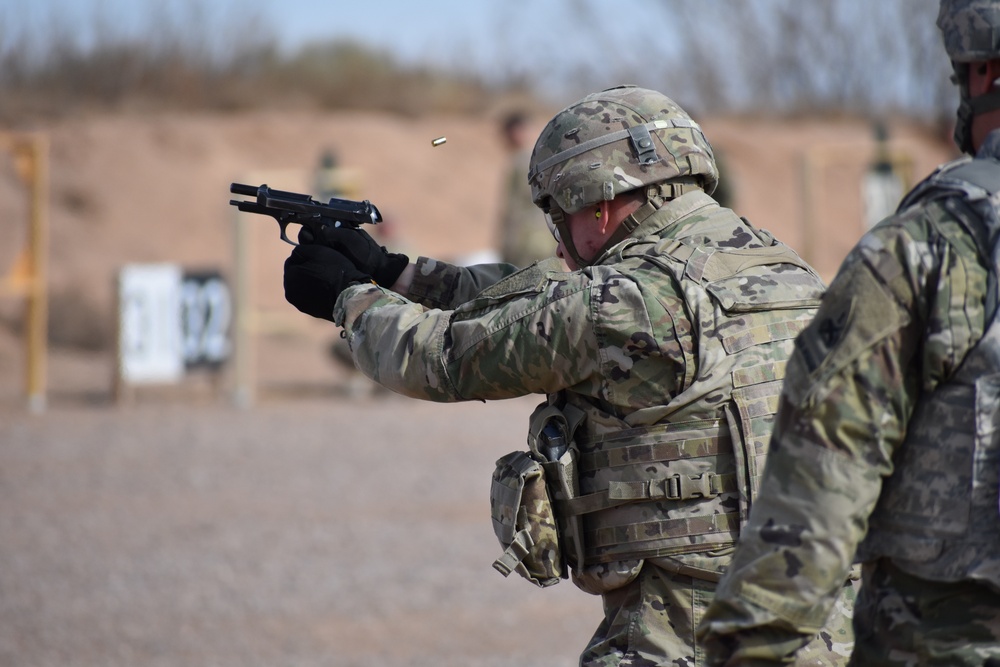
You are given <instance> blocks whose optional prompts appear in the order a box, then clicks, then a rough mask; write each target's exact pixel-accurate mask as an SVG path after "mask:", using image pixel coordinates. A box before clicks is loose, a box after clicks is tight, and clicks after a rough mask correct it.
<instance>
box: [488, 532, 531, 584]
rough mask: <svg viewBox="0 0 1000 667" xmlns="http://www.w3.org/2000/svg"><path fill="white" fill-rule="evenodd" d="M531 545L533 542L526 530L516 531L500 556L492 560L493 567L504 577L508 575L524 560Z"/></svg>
mask: <svg viewBox="0 0 1000 667" xmlns="http://www.w3.org/2000/svg"><path fill="white" fill-rule="evenodd" d="M533 546H535V542H534V541H533V540H532V539H531V535H530V534H529V533H528V531H527V530H520V531H518V532H517V534H516V535H514V540H513V541H512V542H511V543H510V546H509V547H507V549H506V550H504V552H503V554H502V555H501V556H500V558H497V559H496V560H495V561H493V569H494V570H496V571H497V572H499V573H500V574H502V575H503V576H505V577H506V576H508V575H509V574H510V573H511V572H513V571H514V568H516V567H517V566H518V564H520V562H521V561H522V560H524V557H525V556H527V555H528V552H529V551H530V550H531V547H533Z"/></svg>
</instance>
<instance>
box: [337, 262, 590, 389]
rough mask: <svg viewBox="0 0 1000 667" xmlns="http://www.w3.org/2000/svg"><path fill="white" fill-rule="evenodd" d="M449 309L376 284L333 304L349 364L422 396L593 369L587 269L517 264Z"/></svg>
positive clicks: (571, 376)
mask: <svg viewBox="0 0 1000 667" xmlns="http://www.w3.org/2000/svg"><path fill="white" fill-rule="evenodd" d="M495 287H497V288H503V289H497V290H489V292H494V291H495V292H496V294H495V295H494V294H492V293H481V294H480V295H479V296H478V297H477V298H475V299H473V300H472V301H470V302H468V303H466V304H463V305H462V306H460V307H459V308H457V309H454V310H440V309H435V308H425V307H423V306H421V305H419V304H416V303H413V302H411V301H409V300H407V299H406V298H404V297H402V296H400V295H398V294H395V293H393V292H391V291H388V290H384V289H382V288H379V287H378V286H375V285H357V286H354V287H350V288H348V289H347V290H345V291H344V293H343V294H342V295H341V296H340V298H339V299H338V301H337V306H336V308H335V309H334V318H335V321H336V322H337V323H338V324H340V325H341V326H343V327H344V329H345V330H346V332H347V337H348V341H349V343H350V346H351V350H352V353H353V355H354V359H355V363H356V364H357V365H358V367H359V368H360V369H361V370H362V372H364V373H365V374H366V375H368V376H369V377H371V378H372V379H373V380H375V381H376V382H378V383H380V384H382V385H383V386H385V387H388V388H389V389H392V390H393V391H396V392H398V393H401V394H404V395H407V396H411V397H414V398H422V399H425V400H431V401H440V402H453V401H463V400H472V399H482V400H485V399H500V398H512V397H515V396H523V395H526V394H529V393H550V392H554V391H557V390H559V389H562V388H565V387H567V386H572V385H576V384H578V383H580V382H583V381H584V380H587V379H593V378H595V377H597V376H599V375H600V371H601V368H600V354H598V352H597V349H598V343H597V336H596V333H595V328H594V313H593V312H592V308H591V296H590V295H591V292H592V290H593V289H597V288H594V287H592V282H591V280H590V278H588V277H587V276H586V275H584V274H582V273H558V274H552V273H550V272H546V271H535V272H518V273H515V274H513V275H511V276H509V277H508V279H507V280H505V281H504V282H503V283H501V284H498V285H496V286H495Z"/></svg>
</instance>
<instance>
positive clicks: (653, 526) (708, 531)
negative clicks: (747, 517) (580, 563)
mask: <svg viewBox="0 0 1000 667" xmlns="http://www.w3.org/2000/svg"><path fill="white" fill-rule="evenodd" d="M739 527H740V520H739V514H738V513H737V512H727V513H725V514H710V515H707V516H693V517H683V518H679V519H661V520H658V521H644V522H642V523H632V524H628V525H624V526H607V527H602V528H597V529H596V530H585V531H584V544H586V545H587V550H586V556H587V560H588V562H591V558H592V557H594V556H596V553H597V550H599V549H602V548H608V547H616V546H619V545H622V544H629V545H631V547H632V551H634V552H638V553H648V554H649V555H650V556H652V555H656V553H655V552H656V551H659V548H658V544H662V543H664V542H666V541H670V542H676V541H677V540H683V539H685V538H690V537H698V536H703V535H713V534H720V533H722V534H727V535H735V533H736V531H738V530H739ZM646 545H648V547H647V546H646ZM646 549H648V550H649V551H646ZM704 549H705V546H704V545H703V544H702V545H690V544H688V546H687V547H673V548H671V549H670V550H669V551H670V552H672V553H683V552H685V551H703V550H704ZM664 555H665V554H664ZM621 558H622V556H620V555H615V556H614V557H613V558H608V557H606V556H602V557H598V558H596V559H595V560H596V562H601V561H610V560H620V559H621Z"/></svg>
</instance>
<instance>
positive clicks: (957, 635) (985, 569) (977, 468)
mask: <svg viewBox="0 0 1000 667" xmlns="http://www.w3.org/2000/svg"><path fill="white" fill-rule="evenodd" d="M937 23H938V26H939V27H940V29H941V31H942V34H943V37H944V44H945V49H946V51H947V52H948V55H949V57H950V59H951V61H952V64H953V67H954V72H955V80H956V81H957V82H958V84H959V86H960V91H961V105H960V106H959V109H958V120H957V123H956V126H955V139H956V141H957V143H958V145H959V147H960V148H961V149H962V150H963V151H964V152H966V153H969V154H970V155H969V156H965V157H963V158H960V159H958V160H955V161H953V162H950V163H948V164H946V165H943V166H942V167H940V168H939V169H938V170H937V171H935V172H934V173H933V174H932V175H931V176H930V177H928V178H927V179H926V180H925V181H924V182H923V183H921V184H919V185H917V187H916V188H914V190H913V191H911V192H910V193H909V194H908V195H907V196H906V198H904V200H903V202H902V203H901V204H900V206H899V209H898V211H897V212H896V214H895V215H893V216H892V217H889V218H887V219H886V220H884V221H882V222H881V223H880V224H879V225H877V226H876V227H875V228H874V229H873V230H871V231H870V232H869V233H868V234H866V235H865V236H864V237H863V238H862V239H861V241H860V242H859V243H858V245H857V246H856V247H855V248H854V250H853V251H852V252H851V254H850V255H849V256H848V257H847V259H846V260H845V262H844V264H843V265H842V266H841V268H840V272H839V273H838V275H837V277H836V279H835V280H834V282H833V284H832V285H831V286H830V289H829V291H828V292H827V294H826V296H825V297H824V299H823V305H822V306H821V308H820V310H819V312H818V314H817V315H816V319H815V320H814V321H813V323H812V324H811V325H810V326H809V328H808V329H807V330H806V331H805V332H803V333H802V334H801V335H800V336H799V337H798V339H797V340H796V341H795V354H794V355H793V356H792V358H791V360H790V361H789V364H788V374H787V377H786V380H785V386H784V390H783V393H782V397H781V406H780V410H779V413H778V420H777V423H776V426H775V429H774V436H773V440H772V442H771V450H770V454H769V458H768V460H767V470H766V472H765V475H764V480H763V482H762V483H761V487H760V488H761V491H760V494H759V495H758V497H757V500H756V502H755V504H754V506H753V510H752V512H751V514H750V521H749V523H748V525H747V526H746V527H745V528H744V529H743V532H742V534H741V537H740V542H739V547H738V549H737V552H736V556H735V558H734V559H733V564H732V566H731V567H730V569H729V570H728V572H727V573H726V575H725V576H724V578H723V580H722V582H721V583H720V584H719V590H718V594H717V597H716V599H715V601H714V602H713V603H712V606H711V607H710V608H709V610H708V613H707V615H706V620H705V622H704V623H703V624H702V626H701V628H700V630H699V638H700V639H701V640H702V641H703V643H704V645H705V648H706V649H707V651H708V653H709V656H710V662H711V663H712V664H717V665H743V664H764V663H767V662H771V663H778V662H782V661H784V660H787V659H789V657H790V656H792V655H793V653H794V651H795V650H796V649H797V648H798V647H800V646H803V645H805V644H806V642H808V641H810V639H811V638H812V637H813V636H814V634H815V633H816V632H817V631H818V630H819V627H820V625H821V624H822V622H823V619H825V618H826V616H827V613H828V612H829V610H830V609H831V607H832V606H833V604H834V597H835V595H836V593H837V591H838V590H839V586H840V584H841V582H842V581H843V577H844V576H845V574H846V573H847V570H848V568H849V567H850V566H851V561H852V559H854V558H855V554H857V558H858V559H859V560H860V561H861V562H862V563H863V576H862V586H861V591H860V593H859V597H858V602H857V607H856V611H855V622H854V628H855V634H856V641H857V644H856V647H855V650H854V654H853V656H852V664H855V665H899V666H903V665H907V666H909V665H967V666H969V667H972V666H973V665H975V666H976V667H979V666H980V665H997V664H1000V506H998V503H1000V309H998V308H997V305H998V301H1000V298H998V297H1000V295H998V280H997V278H998V276H997V273H998V269H1000V246H998V238H1000V215H998V203H1000V88H998V84H1000V2H997V1H996V0H990V1H988V0H944V1H943V2H941V6H940V13H939V16H938V22H937ZM972 154H975V158H973V157H971V155H972Z"/></svg>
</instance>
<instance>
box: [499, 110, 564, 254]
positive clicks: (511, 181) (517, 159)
mask: <svg viewBox="0 0 1000 667" xmlns="http://www.w3.org/2000/svg"><path fill="white" fill-rule="evenodd" d="M500 131H501V134H502V135H503V141H504V146H505V147H506V149H507V152H508V163H507V171H506V172H505V173H504V181H503V187H502V189H501V192H500V220H499V225H498V229H497V233H498V234H499V238H498V239H497V247H498V248H499V250H500V261H502V262H509V263H511V264H513V265H514V266H516V267H518V268H524V267H526V266H528V265H529V264H534V263H535V262H539V261H541V260H543V259H548V258H550V257H552V256H553V255H554V254H555V251H556V244H555V241H553V240H552V235H551V234H549V233H548V231H547V230H546V229H545V225H544V224H542V223H543V219H542V212H541V211H539V210H538V207H537V206H535V203H534V202H533V201H532V200H531V189H530V188H529V187H528V163H529V161H530V159H531V145H532V144H531V141H532V137H531V136H529V135H528V133H529V132H530V131H531V128H530V127H529V126H528V116H527V115H526V114H525V113H524V112H521V111H513V112H511V113H509V114H507V115H506V116H505V117H504V119H503V122H502V123H501V125H500Z"/></svg>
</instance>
